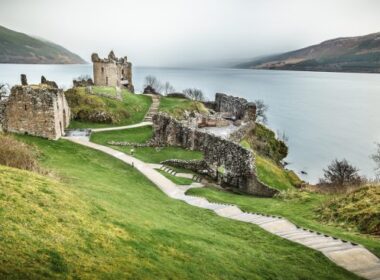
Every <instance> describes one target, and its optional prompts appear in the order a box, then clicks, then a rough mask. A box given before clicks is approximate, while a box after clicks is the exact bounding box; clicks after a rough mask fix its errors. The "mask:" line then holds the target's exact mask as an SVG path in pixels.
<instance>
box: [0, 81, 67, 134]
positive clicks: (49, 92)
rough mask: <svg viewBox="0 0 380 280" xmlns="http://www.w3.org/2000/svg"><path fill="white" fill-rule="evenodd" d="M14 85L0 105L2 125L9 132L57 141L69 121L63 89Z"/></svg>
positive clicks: (46, 85)
mask: <svg viewBox="0 0 380 280" xmlns="http://www.w3.org/2000/svg"><path fill="white" fill-rule="evenodd" d="M23 84H25V85H21V86H14V87H13V88H12V90H11V94H10V95H9V98H8V99H7V100H5V101H2V102H1V105H0V122H1V126H2V129H3V130H4V131H8V132H14V133H23V134H30V135H35V136H40V137H43V138H48V139H58V138H60V137H61V136H63V135H64V133H65V132H64V130H65V128H66V127H68V125H69V122H70V108H69V106H68V104H67V101H66V98H65V95H64V93H63V91H62V90H60V89H58V88H55V87H52V86H51V85H48V84H40V85H26V83H23Z"/></svg>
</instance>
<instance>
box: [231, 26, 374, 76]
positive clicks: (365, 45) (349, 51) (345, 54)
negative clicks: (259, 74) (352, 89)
mask: <svg viewBox="0 0 380 280" xmlns="http://www.w3.org/2000/svg"><path fill="white" fill-rule="evenodd" d="M235 68H247V69H271V70H299V71H326V72H358V73H380V32H377V33H372V34H368V35H362V36H356V37H339V38H335V39H329V40H326V41H323V42H321V43H319V44H315V45H311V46H308V47H304V48H301V49H298V50H293V51H290V52H285V53H282V54H277V55H270V56H267V57H264V58H261V59H255V60H251V61H248V62H245V63H240V64H237V65H235Z"/></svg>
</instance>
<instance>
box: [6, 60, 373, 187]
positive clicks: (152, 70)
mask: <svg viewBox="0 0 380 280" xmlns="http://www.w3.org/2000/svg"><path fill="white" fill-rule="evenodd" d="M20 74H26V75H27V77H28V81H29V82H30V83H36V82H38V81H39V79H40V77H41V75H44V76H45V77H46V78H47V79H49V80H55V81H56V82H57V83H58V84H59V85H60V86H61V87H64V88H68V87H70V86H71V85H72V79H73V78H74V77H78V76H79V75H83V74H88V75H91V74H92V66H91V65H90V64H85V65H22V64H0V83H2V82H6V83H8V84H10V85H14V84H17V83H19V77H20ZM147 75H154V76H156V77H157V78H158V79H159V80H161V81H163V82H165V81H169V82H170V83H171V84H172V85H173V86H174V87H175V88H176V89H177V91H181V90H183V89H185V88H188V87H191V88H194V87H195V88H199V89H202V90H203V92H204V93H205V95H206V97H207V98H208V99H211V100H212V99H213V98H214V94H215V93H216V92H223V93H227V94H231V95H235V96H240V97H244V98H246V99H248V100H249V101H254V100H256V99H262V100H264V102H265V103H266V104H268V105H269V110H268V112H267V116H268V126H270V127H271V128H272V129H273V130H274V131H279V132H280V133H283V132H284V133H285V134H286V135H287V136H288V138H289V140H288V145H289V156H288V157H287V158H286V161H287V162H288V163H289V168H291V169H293V170H295V171H296V172H297V173H298V174H300V173H301V171H305V172H306V173H307V175H301V174H300V175H301V177H302V178H303V179H305V180H307V181H310V182H313V183H314V182H316V181H317V180H318V178H319V177H321V176H322V174H323V171H322V170H323V168H325V167H326V166H327V165H328V164H329V162H331V160H333V159H334V158H338V159H342V158H346V159H347V160H348V161H349V162H351V163H352V164H354V165H355V166H357V167H358V168H359V169H360V173H361V174H363V175H366V176H368V177H370V178H372V177H374V167H375V166H374V163H373V162H372V160H371V159H370V155H371V154H373V153H374V152H375V150H376V145H375V143H376V142H380V110H379V109H380V75H379V74H354V73H324V72H298V71H270V70H241V69H219V68H159V67H134V69H133V82H134V85H135V88H136V89H137V91H141V90H142V87H143V83H144V77H145V76H147Z"/></svg>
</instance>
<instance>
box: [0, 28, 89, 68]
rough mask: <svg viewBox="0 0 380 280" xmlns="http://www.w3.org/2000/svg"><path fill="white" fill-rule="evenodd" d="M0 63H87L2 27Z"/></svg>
mask: <svg viewBox="0 0 380 280" xmlns="http://www.w3.org/2000/svg"><path fill="white" fill-rule="evenodd" d="M0 63H50V64H62V63H85V61H84V60H83V59H82V58H81V57H79V56H78V55H76V54H74V53H72V52H70V51H68V50H67V49H65V48H63V47H61V46H59V45H56V44H53V43H51V42H48V41H44V40H40V39H37V38H33V37H31V36H28V35H26V34H23V33H19V32H15V31H13V30H10V29H7V28H5V27H3V26H0Z"/></svg>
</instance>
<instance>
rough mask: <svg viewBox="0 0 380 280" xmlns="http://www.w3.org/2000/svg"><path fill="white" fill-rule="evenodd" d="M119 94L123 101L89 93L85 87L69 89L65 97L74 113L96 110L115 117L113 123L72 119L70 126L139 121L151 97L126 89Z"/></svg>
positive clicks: (147, 108)
mask: <svg viewBox="0 0 380 280" xmlns="http://www.w3.org/2000/svg"><path fill="white" fill-rule="evenodd" d="M74 91H75V92H74ZM121 94H122V96H123V101H118V100H115V99H111V98H107V97H102V96H96V95H89V94H87V93H86V92H85V88H80V87H79V88H75V89H70V90H69V91H68V92H67V93H66V97H67V98H68V101H69V104H70V107H71V108H72V111H73V113H74V115H76V114H77V112H80V111H84V112H91V111H92V110H98V111H104V112H107V113H108V114H110V115H115V116H116V118H115V119H117V121H116V122H113V123H96V122H89V121H84V120H72V121H71V122H70V128H101V127H111V126H123V125H130V124H135V123H139V122H141V121H142V120H143V119H144V116H145V114H146V113H147V111H148V110H149V107H150V105H151V103H152V100H151V98H150V97H149V96H146V95H142V94H133V93H129V92H128V91H127V90H122V93H121ZM71 96H72V97H71ZM71 100H72V101H71Z"/></svg>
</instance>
